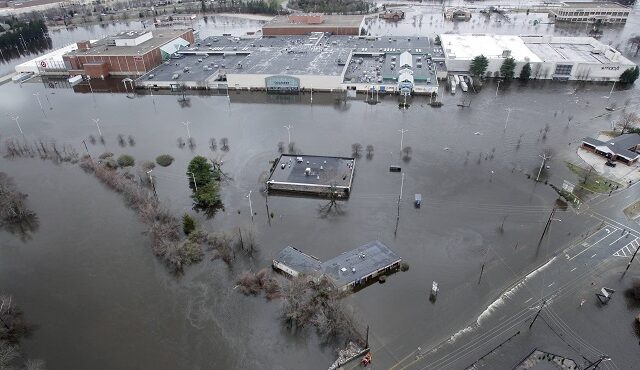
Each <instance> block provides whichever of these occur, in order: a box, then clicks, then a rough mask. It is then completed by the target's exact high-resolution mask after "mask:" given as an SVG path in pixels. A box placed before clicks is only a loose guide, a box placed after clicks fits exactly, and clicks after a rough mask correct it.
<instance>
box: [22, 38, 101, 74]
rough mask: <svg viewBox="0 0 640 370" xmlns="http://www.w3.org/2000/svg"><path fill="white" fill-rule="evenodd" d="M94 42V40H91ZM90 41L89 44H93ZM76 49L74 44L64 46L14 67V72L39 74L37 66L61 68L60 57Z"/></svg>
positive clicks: (62, 63) (76, 46)
mask: <svg viewBox="0 0 640 370" xmlns="http://www.w3.org/2000/svg"><path fill="white" fill-rule="evenodd" d="M93 41H95V40H93ZM93 41H91V42H93ZM76 49H78V45H77V44H76V43H73V44H70V45H67V46H64V47H62V48H60V49H56V50H54V51H52V52H49V53H47V54H44V55H40V56H39V57H36V58H34V59H31V60H29V61H27V62H24V63H21V64H18V65H17V66H16V67H15V70H16V72H18V73H22V72H24V73H28V72H31V73H33V74H38V73H40V71H39V68H38V67H39V66H41V67H45V68H47V67H53V66H54V65H57V66H63V65H64V62H63V61H62V56H63V55H64V54H66V53H68V52H70V51H73V50H76Z"/></svg>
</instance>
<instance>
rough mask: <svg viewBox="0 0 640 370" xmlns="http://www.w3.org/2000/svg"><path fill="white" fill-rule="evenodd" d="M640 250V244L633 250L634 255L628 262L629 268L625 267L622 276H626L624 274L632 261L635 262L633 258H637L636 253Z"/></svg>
mask: <svg viewBox="0 0 640 370" xmlns="http://www.w3.org/2000/svg"><path fill="white" fill-rule="evenodd" d="M639 250H640V246H638V247H637V248H636V251H635V252H633V256H631V260H630V261H629V263H628V264H627V268H626V269H624V273H622V276H624V274H626V273H627V270H629V267H631V263H632V262H633V259H634V258H636V254H638V251H639Z"/></svg>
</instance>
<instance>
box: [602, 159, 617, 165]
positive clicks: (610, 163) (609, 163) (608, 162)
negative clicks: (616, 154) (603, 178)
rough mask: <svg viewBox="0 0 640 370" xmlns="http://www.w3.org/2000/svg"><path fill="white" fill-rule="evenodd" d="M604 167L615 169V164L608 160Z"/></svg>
mask: <svg viewBox="0 0 640 370" xmlns="http://www.w3.org/2000/svg"><path fill="white" fill-rule="evenodd" d="M605 165H606V166H609V167H615V166H616V162H613V161H611V160H610V159H609V160H607V162H606V163H605Z"/></svg>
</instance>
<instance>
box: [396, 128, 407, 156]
mask: <svg viewBox="0 0 640 370" xmlns="http://www.w3.org/2000/svg"><path fill="white" fill-rule="evenodd" d="M407 131H409V130H406V129H400V130H398V132H399V133H400V152H402V148H403V146H402V145H403V142H404V133H405V132H407Z"/></svg>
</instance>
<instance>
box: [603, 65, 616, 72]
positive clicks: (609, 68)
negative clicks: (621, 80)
mask: <svg viewBox="0 0 640 370" xmlns="http://www.w3.org/2000/svg"><path fill="white" fill-rule="evenodd" d="M602 70H606V71H619V70H620V66H602Z"/></svg>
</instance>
